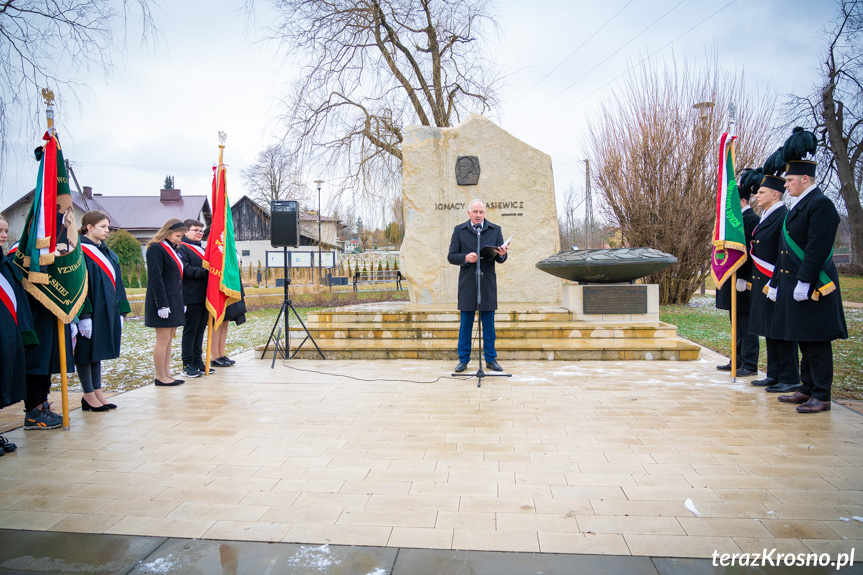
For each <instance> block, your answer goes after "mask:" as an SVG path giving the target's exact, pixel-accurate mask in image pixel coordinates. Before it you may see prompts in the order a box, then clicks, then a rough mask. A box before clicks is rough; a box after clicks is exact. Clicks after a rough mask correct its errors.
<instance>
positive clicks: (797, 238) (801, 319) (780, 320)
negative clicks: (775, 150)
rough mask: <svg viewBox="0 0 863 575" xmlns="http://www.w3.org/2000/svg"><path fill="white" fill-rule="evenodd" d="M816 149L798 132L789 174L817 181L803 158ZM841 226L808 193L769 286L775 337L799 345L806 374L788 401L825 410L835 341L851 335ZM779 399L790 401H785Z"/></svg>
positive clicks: (786, 227)
mask: <svg viewBox="0 0 863 575" xmlns="http://www.w3.org/2000/svg"><path fill="white" fill-rule="evenodd" d="M816 146H817V140H816V139H815V136H814V135H813V134H811V133H809V132H805V131H804V130H803V129H802V128H795V129H794V133H793V134H792V136H791V137H790V138H789V139H788V140H787V141H786V142H785V145H784V146H783V150H784V152H783V153H784V157H785V159H786V161H787V162H788V170H787V172H786V175H787V176H791V175H795V176H803V175H807V176H810V177H812V178H814V176H815V167H816V163H815V162H814V161H809V160H804V159H803V158H804V157H805V156H806V155H807V154H814V152H815V150H816ZM838 227H839V213H838V212H837V211H836V206H834V205H833V202H832V201H831V200H830V199H829V198H828V197H827V196H825V195H824V194H823V193H822V192H821V190H820V189H819V188H818V187H817V186H814V187H813V188H810V189H808V190H806V191H804V193H803V194H802V195H801V196H800V197H799V198H798V199H797V202H796V203H795V204H794V206H793V207H792V208H791V209H790V210H789V211H788V214H787V215H786V217H785V221H784V223H783V232H782V239H781V244H780V250H779V262H778V264H777V270H776V273H774V275H773V279H772V280H771V282H770V285H771V286H772V287H775V288H777V290H778V291H777V295H776V307H775V309H774V313H773V323H772V333H773V336H774V337H776V338H778V339H783V340H786V341H789V340H791V341H797V342H798V345H799V346H800V351H801V352H802V355H803V357H802V360H801V365H802V366H803V369H804V370H806V371H808V373H801V376H800V379H801V382H802V384H803V385H802V387H801V388H800V390H799V394H802V396H801V395H798V396H797V397H796V398H794V399H793V400H792V401H789V402H790V403H802V401H799V400H798V399H802V397H803V396H809V397H811V398H812V399H816V400H818V401H819V402H827V406H826V407H824V409H823V410H825V411H826V410H827V409H829V401H830V399H831V386H832V383H833V349H832V346H831V342H832V341H833V340H835V339H845V338H847V337H848V328H847V326H846V324H845V313H844V311H843V308H842V296H841V294H840V292H839V274H838V273H837V271H836V266H835V265H834V263H833V257H832V256H833V243H834V241H835V239H836V231H837V229H838ZM799 251H802V255H800V253H797V252H799ZM798 282H802V283H806V284H809V293H808V296H809V297H808V298H807V299H806V300H804V301H797V300H795V299H794V289H795V287H797V285H798ZM807 376H808V377H807ZM780 400H781V401H786V400H785V399H783V398H782V397H780ZM808 403H809V402H807V404H808ZM798 411H800V412H801V413H812V412H813V410H811V409H809V408H807V406H806V405H801V406H800V407H798Z"/></svg>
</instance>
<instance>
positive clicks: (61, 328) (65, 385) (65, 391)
mask: <svg viewBox="0 0 863 575" xmlns="http://www.w3.org/2000/svg"><path fill="white" fill-rule="evenodd" d="M57 343H58V344H59V345H60V397H61V398H62V402H63V429H65V430H66V431H69V377H68V375H67V374H66V325H65V324H64V323H63V320H62V319H60V318H59V317H58V318H57Z"/></svg>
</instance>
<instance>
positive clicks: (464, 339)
mask: <svg viewBox="0 0 863 575" xmlns="http://www.w3.org/2000/svg"><path fill="white" fill-rule="evenodd" d="M475 315H476V312H475V311H463V312H461V325H460V326H459V328H458V360H459V361H460V362H462V363H469V362H470V349H471V342H472V340H473V320H474V316H475ZM479 320H480V322H481V323H482V348H483V349H482V351H483V355H485V361H486V363H488V362H491V361H494V360H495V358H496V357H497V351H495V349H494V340H495V333H494V310H489V311H481V312H479Z"/></svg>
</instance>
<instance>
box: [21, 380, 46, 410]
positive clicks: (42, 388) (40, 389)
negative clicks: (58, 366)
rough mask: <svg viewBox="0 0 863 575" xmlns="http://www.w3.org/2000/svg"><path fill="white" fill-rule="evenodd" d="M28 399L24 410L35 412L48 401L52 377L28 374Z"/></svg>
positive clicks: (26, 398) (25, 400)
mask: <svg viewBox="0 0 863 575" xmlns="http://www.w3.org/2000/svg"><path fill="white" fill-rule="evenodd" d="M26 379H27V397H25V398H24V410H25V411H33V410H34V409H36V408H37V407H39V406H40V405H42V404H43V403H45V402H46V401H47V400H48V393H49V392H50V391H51V376H50V375H36V374H32V373H28V374H27V378H26Z"/></svg>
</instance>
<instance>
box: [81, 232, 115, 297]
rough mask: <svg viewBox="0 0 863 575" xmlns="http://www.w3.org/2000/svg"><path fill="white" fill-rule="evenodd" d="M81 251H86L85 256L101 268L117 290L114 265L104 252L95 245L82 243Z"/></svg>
mask: <svg viewBox="0 0 863 575" xmlns="http://www.w3.org/2000/svg"><path fill="white" fill-rule="evenodd" d="M81 249H82V250H83V251H84V255H86V256H87V257H88V258H90V260H92V261H93V263H95V264H96V265H97V266H99V267H100V268H101V269H102V271H103V272H105V275H107V276H108V277H109V278H111V285H112V286H114V290H115V291H116V289H117V272H115V271H114V264H112V263H111V260H110V259H108V258H107V257H106V256H105V254H104V253H102V250H100V249H99V248H97V247H96V246H94V245H93V244H85V243H84V242H81Z"/></svg>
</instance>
